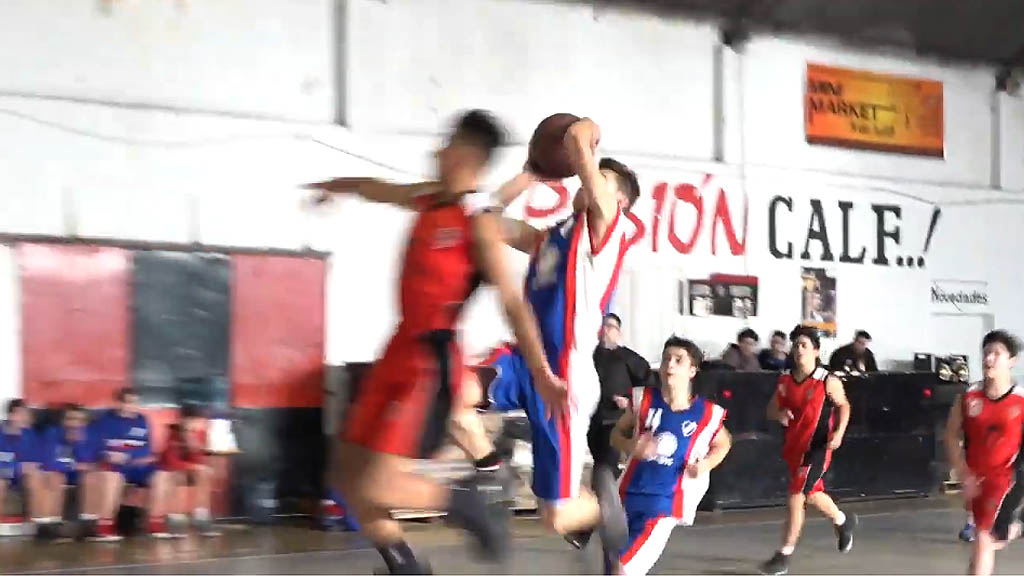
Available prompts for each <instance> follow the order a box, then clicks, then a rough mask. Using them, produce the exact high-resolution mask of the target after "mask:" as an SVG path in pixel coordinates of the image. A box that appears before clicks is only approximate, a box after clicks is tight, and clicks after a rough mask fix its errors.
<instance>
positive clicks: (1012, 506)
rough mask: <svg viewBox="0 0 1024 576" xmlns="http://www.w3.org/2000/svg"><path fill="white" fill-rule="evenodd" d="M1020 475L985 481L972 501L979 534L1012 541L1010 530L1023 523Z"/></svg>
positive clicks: (1023, 497) (1022, 491) (1002, 476)
mask: <svg viewBox="0 0 1024 576" xmlns="http://www.w3.org/2000/svg"><path fill="white" fill-rule="evenodd" d="M1019 476H1020V474H1016V475H1014V474H1005V475H1002V474H1001V475H998V476H988V477H986V478H984V479H982V480H981V485H980V488H981V490H980V491H979V493H978V495H977V496H975V497H974V499H972V500H971V512H972V513H973V514H974V524H975V526H977V527H978V530H984V531H986V532H989V533H990V534H992V537H993V538H994V539H995V540H997V541H1000V542H1005V541H1007V540H1009V536H1010V527H1011V526H1012V525H1013V524H1014V522H1019V521H1020V519H1021V518H1020V516H1021V510H1022V508H1024V483H1022V482H1021V481H1020V480H1021V478H1019Z"/></svg>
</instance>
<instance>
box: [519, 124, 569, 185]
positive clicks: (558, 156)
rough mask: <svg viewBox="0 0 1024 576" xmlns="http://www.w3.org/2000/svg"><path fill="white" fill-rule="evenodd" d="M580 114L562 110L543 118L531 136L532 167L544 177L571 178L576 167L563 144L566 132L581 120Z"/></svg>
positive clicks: (530, 156)
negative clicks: (576, 114)
mask: <svg viewBox="0 0 1024 576" xmlns="http://www.w3.org/2000/svg"><path fill="white" fill-rule="evenodd" d="M579 119H580V118H579V116H575V115H573V114H567V113H564V112H560V113H558V114H552V115H551V116H548V117H547V118H545V119H543V120H541V122H540V124H538V125H537V128H536V129H535V130H534V131H533V136H532V137H531V138H530V151H529V161H530V169H531V170H532V171H533V172H534V174H537V175H538V176H540V177H542V178H569V177H571V176H575V175H576V167H575V166H573V164H572V161H571V160H570V159H569V151H568V150H566V149H565V145H564V144H563V142H564V139H565V133H566V132H567V131H568V130H569V126H572V125H573V124H575V123H576V122H577V121H579Z"/></svg>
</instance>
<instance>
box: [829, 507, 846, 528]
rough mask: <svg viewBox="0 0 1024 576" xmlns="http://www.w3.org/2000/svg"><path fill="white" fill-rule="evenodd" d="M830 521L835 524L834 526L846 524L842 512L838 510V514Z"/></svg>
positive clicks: (844, 515)
mask: <svg viewBox="0 0 1024 576" xmlns="http://www.w3.org/2000/svg"><path fill="white" fill-rule="evenodd" d="M832 521H833V522H835V523H836V526H842V525H843V524H846V514H844V513H843V511H842V510H840V511H839V513H838V514H836V517H835V518H833V519H832Z"/></svg>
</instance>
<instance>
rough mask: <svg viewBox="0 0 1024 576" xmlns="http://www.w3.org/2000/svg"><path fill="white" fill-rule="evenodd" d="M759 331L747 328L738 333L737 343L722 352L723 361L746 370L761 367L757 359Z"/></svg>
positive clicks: (755, 369) (752, 370) (750, 370)
mask: <svg viewBox="0 0 1024 576" xmlns="http://www.w3.org/2000/svg"><path fill="white" fill-rule="evenodd" d="M758 340H760V338H758V336H757V332H754V331H753V330H751V329H750V328H745V329H743V330H742V331H740V333H739V334H737V335H736V343H735V344H730V345H729V347H728V348H726V350H725V352H724V353H723V354H722V362H724V363H725V364H728V365H729V366H732V367H733V368H735V369H737V370H741V371H744V372H756V371H758V370H760V369H761V363H760V362H758V361H757V341H758Z"/></svg>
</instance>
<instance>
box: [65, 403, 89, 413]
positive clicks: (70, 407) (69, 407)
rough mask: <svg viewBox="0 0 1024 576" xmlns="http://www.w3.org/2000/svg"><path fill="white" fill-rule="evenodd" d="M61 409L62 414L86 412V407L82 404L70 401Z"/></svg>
mask: <svg viewBox="0 0 1024 576" xmlns="http://www.w3.org/2000/svg"><path fill="white" fill-rule="evenodd" d="M60 411H61V413H62V414H67V413H68V412H85V407H84V406H82V405H81V404H75V403H74V402H68V403H66V404H64V405H63V406H61V407H60Z"/></svg>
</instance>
